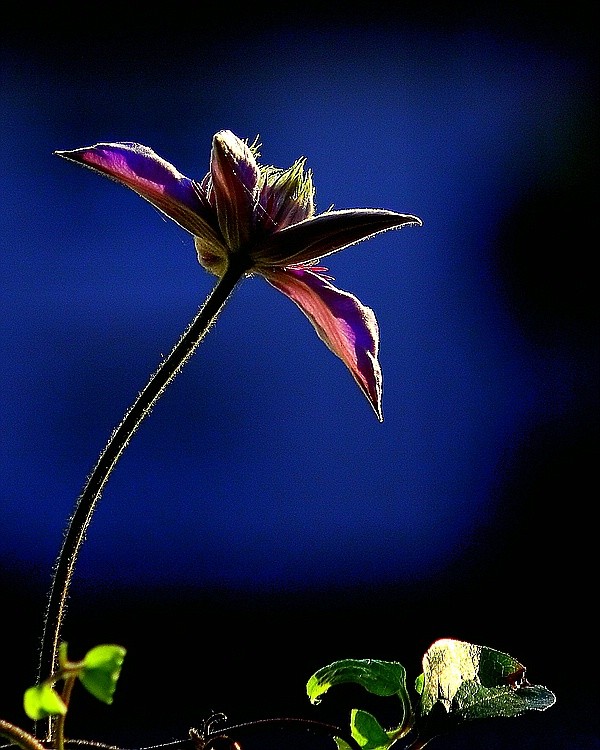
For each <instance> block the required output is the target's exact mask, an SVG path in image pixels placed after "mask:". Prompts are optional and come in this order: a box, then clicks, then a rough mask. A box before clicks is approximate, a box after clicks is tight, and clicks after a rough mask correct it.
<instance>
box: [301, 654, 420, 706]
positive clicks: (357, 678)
mask: <svg viewBox="0 0 600 750" xmlns="http://www.w3.org/2000/svg"><path fill="white" fill-rule="evenodd" d="M344 682H355V683H357V684H358V685H361V686H362V687H364V688H365V689H366V690H368V691H369V692H370V693H374V694H375V695H382V696H388V695H396V694H400V695H401V696H407V695H408V694H407V691H406V670H405V669H404V667H403V666H402V664H399V663H398V662H395V661H394V662H392V661H377V660H376V659H342V660H341V661H335V662H333V663H332V664H329V665H328V666H326V667H322V668H321V669H319V670H318V671H317V672H315V673H314V674H313V676H312V677H311V678H310V679H309V681H308V683H307V684H306V692H307V694H308V697H309V698H310V702H311V703H314V704H317V703H319V702H320V700H321V698H320V696H322V695H323V694H324V693H326V692H327V691H328V690H329V688H330V687H332V686H333V685H340V684H342V683H344Z"/></svg>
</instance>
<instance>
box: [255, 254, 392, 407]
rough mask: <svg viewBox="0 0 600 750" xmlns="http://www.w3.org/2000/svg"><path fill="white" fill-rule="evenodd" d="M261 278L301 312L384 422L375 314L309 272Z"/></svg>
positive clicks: (283, 272)
mask: <svg viewBox="0 0 600 750" xmlns="http://www.w3.org/2000/svg"><path fill="white" fill-rule="evenodd" d="M261 275H262V276H263V277H264V278H265V279H266V280H267V281H268V282H269V284H271V285H272V286H274V287H275V288H276V289H278V290H279V291H280V292H282V293H283V294H285V295H286V297H288V298H289V299H291V300H292V302H294V303H295V304H296V305H297V306H298V307H299V308H300V309H301V310H302V312H303V313H304V314H305V315H306V317H307V318H308V319H309V320H310V322H311V323H312V325H313V327H314V329H315V331H316V332H317V335H318V336H319V338H320V339H321V340H322V341H323V342H324V343H325V344H326V346H327V347H328V348H329V349H330V350H331V351H332V352H333V353H334V354H335V355H337V356H338V357H339V358H340V359H341V360H342V362H343V363H344V364H345V365H346V367H347V368H348V369H349V370H350V373H351V375H352V377H353V378H354V380H355V381H356V383H357V384H358V387H359V388H360V389H361V391H362V392H363V393H364V394H365V396H366V397H367V400H368V401H369V403H370V404H371V406H372V407H373V410H374V411H375V414H376V415H377V418H378V419H379V421H380V422H383V412H382V407H381V400H382V393H383V378H382V373H381V366H380V364H379V360H378V354H379V326H378V325H377V319H376V318H375V313H374V312H373V310H371V308H370V307H366V306H365V305H363V304H362V303H361V302H360V301H359V300H358V299H357V298H356V297H355V296H354V295H353V294H350V293H349V292H344V291H342V290H340V289H338V288H337V287H335V286H333V284H330V283H329V281H327V279H325V278H323V276H321V275H319V274H318V273H316V272H314V271H310V270H308V269H303V268H282V269H273V270H267V271H264V272H262V271H261Z"/></svg>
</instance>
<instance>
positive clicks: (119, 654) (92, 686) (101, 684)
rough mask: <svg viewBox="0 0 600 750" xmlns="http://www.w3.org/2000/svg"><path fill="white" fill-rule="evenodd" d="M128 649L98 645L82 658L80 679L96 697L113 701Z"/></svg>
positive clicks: (103, 700) (108, 701) (106, 701)
mask: <svg viewBox="0 0 600 750" xmlns="http://www.w3.org/2000/svg"><path fill="white" fill-rule="evenodd" d="M125 654H126V651H125V649H124V648H123V647H122V646H113V645H103V646H96V647H95V648H93V649H91V650H90V651H88V652H87V654H86V655H85V656H84V658H83V660H82V662H81V663H82V665H83V669H82V670H81V672H80V673H79V679H80V680H81V682H82V683H83V685H84V687H85V688H86V690H87V691H88V692H90V693H91V694H92V695H93V696H94V697H95V698H98V700H100V701H102V702H103V703H109V704H110V703H112V701H113V694H114V692H115V688H116V687H117V680H118V679H119V675H120V674H121V666H122V665H123V660H124V659H125Z"/></svg>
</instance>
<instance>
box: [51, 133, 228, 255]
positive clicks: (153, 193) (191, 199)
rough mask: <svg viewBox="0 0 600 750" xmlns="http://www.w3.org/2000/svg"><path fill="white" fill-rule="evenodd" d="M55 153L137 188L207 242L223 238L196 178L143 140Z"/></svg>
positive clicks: (180, 223)
mask: <svg viewBox="0 0 600 750" xmlns="http://www.w3.org/2000/svg"><path fill="white" fill-rule="evenodd" d="M55 153H56V154H57V155H58V156H62V157H63V158H65V159H69V160H70V161H74V162H76V163H78V164H83V165H84V166H86V167H90V168H91V169H93V170H95V171H97V172H100V173H101V174H104V175H106V176H107V177H111V178H112V179H114V180H116V181H117V182H120V183H121V184H122V185H126V186H127V187H129V188H131V189H132V190H135V192H136V193H138V194H139V195H141V196H142V198H145V199H146V200H147V201H149V202H150V203H152V205H153V206H155V207H156V208H158V209H159V210H160V211H162V212H163V213H164V214H165V215H166V216H168V217H169V218H170V219H173V221H175V222H177V223H178V224H179V225H180V226H181V227H183V229H186V230H187V231H188V232H191V233H192V234H194V235H196V236H199V237H202V238H203V239H204V240H205V241H207V242H210V241H213V240H214V241H216V242H219V243H221V242H222V240H221V239H220V238H219V234H218V229H216V227H215V225H214V224H215V222H214V217H213V214H212V213H211V211H210V210H209V207H208V204H207V203H206V201H205V200H203V199H202V197H201V195H200V193H199V191H198V189H197V187H195V185H194V182H193V181H192V180H190V179H189V178H188V177H186V176H185V175H183V174H181V172H179V171H178V170H177V169H175V167H174V166H173V165H172V164H169V162H168V161H165V160H164V159H162V158H161V157H160V156H158V154H156V153H155V152H154V151H153V150H152V149H151V148H148V147H147V146H142V145H140V144H139V143H98V144H96V145H95V146H89V147H87V148H78V149H75V150H74V151H56V152H55Z"/></svg>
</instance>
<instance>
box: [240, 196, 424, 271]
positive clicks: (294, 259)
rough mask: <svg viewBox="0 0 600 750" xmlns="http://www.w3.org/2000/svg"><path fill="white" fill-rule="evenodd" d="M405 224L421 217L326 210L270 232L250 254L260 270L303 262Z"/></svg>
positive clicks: (366, 211) (388, 212) (393, 212)
mask: <svg viewBox="0 0 600 750" xmlns="http://www.w3.org/2000/svg"><path fill="white" fill-rule="evenodd" d="M407 224H419V225H420V224H421V220H420V219H419V218H417V217H416V216H411V215H410V214H398V213H396V212H395V211H384V210H379V209H372V208H353V209H350V210H346V211H328V212H327V213H324V214H319V215H318V216H313V217H312V218H310V219H306V220H305V221H301V222H299V223H298V224H293V225H292V226H288V227H286V228H285V229H282V230H281V231H278V232H274V233H273V234H271V235H269V236H268V237H266V238H265V239H264V240H263V241H262V242H261V243H260V244H259V245H258V246H257V247H256V248H255V249H254V250H253V251H252V257H253V259H254V260H255V262H256V263H257V265H259V266H260V268H261V271H262V269H263V268H265V267H267V268H269V267H274V266H275V267H282V266H289V265H294V264H296V263H306V262H309V261H313V260H318V259H319V258H323V257H324V256H325V255H330V254H331V253H335V252H337V251H338V250H343V249H344V248H345V247H348V245H353V244H355V243H356V242H360V241H362V240H366V239H368V238H369V237H373V236H374V235H375V234H379V233H380V232H385V231H386V230H388V229H398V228H400V227H403V226H405V225H407Z"/></svg>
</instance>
